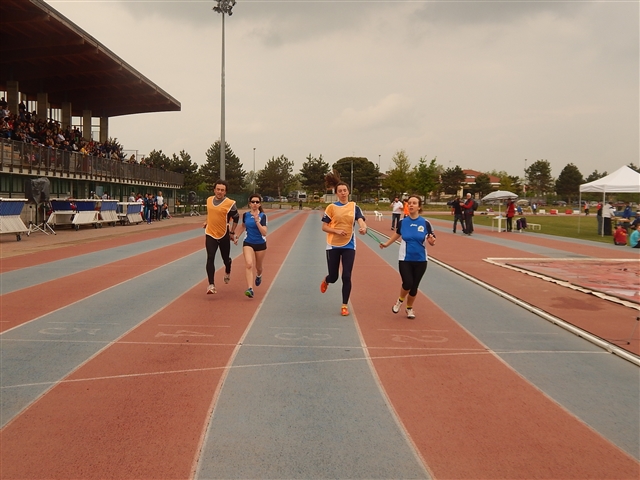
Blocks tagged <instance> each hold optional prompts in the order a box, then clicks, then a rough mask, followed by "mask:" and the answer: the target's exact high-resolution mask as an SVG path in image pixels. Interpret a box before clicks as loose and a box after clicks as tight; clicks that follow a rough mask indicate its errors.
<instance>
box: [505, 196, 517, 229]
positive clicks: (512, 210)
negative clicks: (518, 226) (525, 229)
mask: <svg viewBox="0 0 640 480" xmlns="http://www.w3.org/2000/svg"><path fill="white" fill-rule="evenodd" d="M515 216H516V204H515V203H514V201H513V200H511V199H509V200H508V201H507V232H511V231H513V217H515Z"/></svg>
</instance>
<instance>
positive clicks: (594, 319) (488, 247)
mask: <svg viewBox="0 0 640 480" xmlns="http://www.w3.org/2000/svg"><path fill="white" fill-rule="evenodd" d="M442 240H443V239H442V238H439V241H438V244H437V248H432V249H430V251H429V254H430V255H432V256H433V258H436V259H438V260H440V261H442V262H444V263H446V264H448V265H451V266H452V267H454V268H457V269H459V270H462V271H463V272H465V273H467V274H469V275H471V276H473V277H475V278H477V279H479V280H482V281H483V282H485V283H487V284H489V285H492V286H494V287H496V288H498V289H500V290H502V291H504V292H507V293H509V294H511V295H513V296H514V297H516V298H519V299H521V300H523V301H525V302H528V303H530V304H532V305H534V306H536V307H538V308H540V309H542V310H544V311H545V312H547V313H550V314H551V315H554V316H556V317H558V318H561V319H563V320H565V321H566V322H569V323H570V324H572V325H575V326H577V327H580V328H582V329H583V330H586V331H588V332H591V333H593V334H595V335H597V336H599V337H601V338H604V339H606V340H610V341H612V340H620V339H627V338H628V337H629V335H630V333H631V331H632V329H633V327H634V324H635V323H634V322H635V318H636V317H637V315H638V312H637V310H635V309H632V308H628V307H625V306H622V305H619V304H616V303H613V302H609V301H607V300H603V299H601V298H598V297H596V296H595V295H589V294H586V293H582V292H578V291H576V290H572V289H570V288H565V287H563V286H561V285H557V284H555V283H551V282H546V281H544V280H541V279H538V278H535V277H532V276H530V275H526V274H524V273H520V272H515V271H512V270H509V269H506V268H502V267H500V266H498V265H492V264H490V263H487V262H485V261H483V259H485V258H489V257H497V256H501V257H509V258H517V257H522V256H523V252H522V251H520V250H516V249H512V248H506V247H497V246H496V245H492V244H489V243H486V242H482V241H475V240H474V239H473V238H469V237H462V236H458V237H455V236H453V235H452V236H451V237H449V238H447V239H446V241H442ZM498 252H499V255H496V253H498ZM527 256H528V257H530V258H533V257H534V256H535V255H530V254H527ZM618 346H620V347H621V348H624V349H626V350H628V351H630V352H632V353H635V354H636V355H638V354H640V331H636V335H635V337H634V338H633V339H631V340H630V344H629V345H626V344H623V343H622V342H620V343H618Z"/></svg>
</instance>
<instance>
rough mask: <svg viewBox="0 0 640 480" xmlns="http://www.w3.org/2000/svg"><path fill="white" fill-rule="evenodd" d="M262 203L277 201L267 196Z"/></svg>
mask: <svg viewBox="0 0 640 480" xmlns="http://www.w3.org/2000/svg"><path fill="white" fill-rule="evenodd" d="M262 201H263V202H275V201H276V200H275V199H274V198H273V197H270V196H268V195H265V196H264V197H262Z"/></svg>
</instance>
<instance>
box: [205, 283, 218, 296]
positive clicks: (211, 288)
mask: <svg viewBox="0 0 640 480" xmlns="http://www.w3.org/2000/svg"><path fill="white" fill-rule="evenodd" d="M214 293H216V287H215V285H209V286H208V287H207V295H213V294H214Z"/></svg>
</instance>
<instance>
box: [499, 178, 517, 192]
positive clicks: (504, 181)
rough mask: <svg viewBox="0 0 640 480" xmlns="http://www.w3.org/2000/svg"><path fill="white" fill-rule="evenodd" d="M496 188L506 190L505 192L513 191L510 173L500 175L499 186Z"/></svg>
mask: <svg viewBox="0 0 640 480" xmlns="http://www.w3.org/2000/svg"><path fill="white" fill-rule="evenodd" d="M498 188H499V189H500V190H506V191H507V192H513V178H511V176H510V175H504V176H501V177H500V186H499V187H498ZM513 193H515V192H513Z"/></svg>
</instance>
